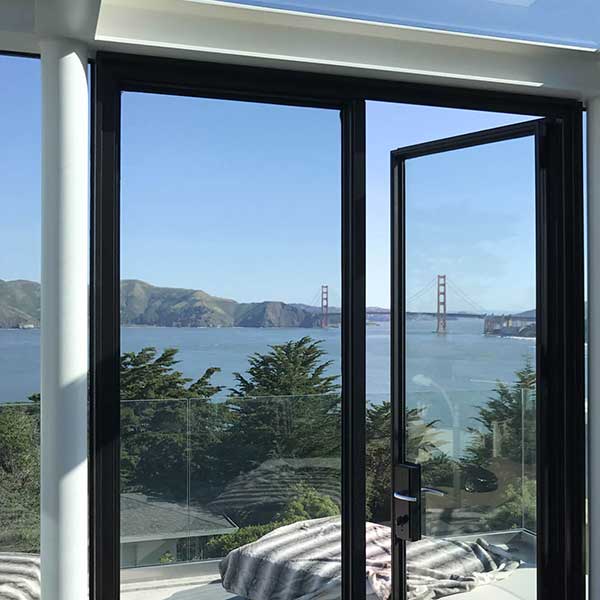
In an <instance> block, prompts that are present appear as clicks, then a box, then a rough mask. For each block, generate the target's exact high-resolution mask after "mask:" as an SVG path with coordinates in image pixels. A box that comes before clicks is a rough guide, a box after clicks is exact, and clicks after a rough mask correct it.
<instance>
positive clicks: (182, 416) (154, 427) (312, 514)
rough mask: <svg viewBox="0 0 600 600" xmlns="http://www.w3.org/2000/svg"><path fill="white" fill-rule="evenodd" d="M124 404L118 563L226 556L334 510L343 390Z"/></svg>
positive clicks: (336, 509)
mask: <svg viewBox="0 0 600 600" xmlns="http://www.w3.org/2000/svg"><path fill="white" fill-rule="evenodd" d="M121 406H122V409H121V565H122V566H123V567H138V566H148V565H157V564H169V563H176V562H185V561H198V560H205V559H214V558H222V557H223V556H225V555H226V554H227V553H228V552H229V551H230V550H232V549H234V548H237V547H239V546H241V545H243V544H246V543H249V542H251V541H254V540H256V539H258V538H259V537H261V536H263V535H265V534H266V533H268V532H270V531H272V530H274V529H276V528H278V527H281V526H283V525H287V524H291V523H293V522H296V521H300V520H306V519H316V518H320V517H327V516H334V515H338V514H339V512H340V502H341V471H340V467H341V460H340V456H341V454H340V446H341V406H340V396H339V394H326V395H310V396H277V397H271V396H269V397H240V398H227V399H224V400H222V401H214V399H213V400H207V399H175V400H169V399H167V400H132V401H123V402H122V404H121Z"/></svg>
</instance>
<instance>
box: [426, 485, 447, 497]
mask: <svg viewBox="0 0 600 600" xmlns="http://www.w3.org/2000/svg"><path fill="white" fill-rule="evenodd" d="M421 494H431V495H432V496H445V495H446V492H444V491H443V490H438V489H437V488H432V487H422V488H421Z"/></svg>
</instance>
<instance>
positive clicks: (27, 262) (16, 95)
mask: <svg viewBox="0 0 600 600" xmlns="http://www.w3.org/2000/svg"><path fill="white" fill-rule="evenodd" d="M0 81H1V82H2V84H1V85H2V93H1V94H0V131H1V132H2V143H1V144H0V165H2V167H1V171H2V176H1V177H0V202H2V205H3V210H2V220H1V221H0V553H9V555H13V554H14V553H16V552H19V553H26V554H27V555H31V557H32V559H33V563H34V564H35V563H39V559H38V556H39V548H40V411H39V407H40V404H39V400H40V397H39V392H40V329H39V327H40V269H41V255H40V244H41V222H40V221H41V208H42V207H41V199H40V153H41V143H40V142H41V140H40V127H41V124H40V115H41V110H40V96H41V90H40V63H39V61H38V60H34V59H26V58H16V57H9V56H0ZM3 560H6V555H3V558H0V572H3V573H6V572H7V569H6V565H4V566H3V565H2V561H3ZM10 560H12V561H26V560H27V561H29V560H30V559H29V558H27V557H21V558H14V556H13V557H12V558H11V559H10ZM13 565H14V562H13ZM21 566H23V565H21ZM30 567H31V563H29V564H28V568H30ZM10 571H13V572H12V574H11V572H10ZM5 577H7V578H8V579H7V580H5V581H4V583H5V586H4V587H3V589H4V590H5V591H6V593H7V594H18V593H20V592H18V590H19V589H20V588H19V585H22V581H21V583H20V584H19V583H17V581H16V579H18V577H19V576H18V574H16V573H14V567H13V569H8V573H7V574H6V575H5ZM22 579H27V578H26V577H24V578H22ZM29 583H30V584H31V581H30V582H29ZM36 584H37V585H39V582H34V583H33V585H34V586H35V585H36ZM11 597H12V596H11Z"/></svg>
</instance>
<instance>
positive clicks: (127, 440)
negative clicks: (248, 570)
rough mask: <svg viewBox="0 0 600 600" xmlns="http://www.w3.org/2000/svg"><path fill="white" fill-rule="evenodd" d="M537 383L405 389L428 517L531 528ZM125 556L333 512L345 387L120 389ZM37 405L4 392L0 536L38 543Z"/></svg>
mask: <svg viewBox="0 0 600 600" xmlns="http://www.w3.org/2000/svg"><path fill="white" fill-rule="evenodd" d="M367 400H368V425H367V469H368V470H367V483H368V490H367V518H368V520H370V521H373V522H380V523H389V514H390V512H389V509H390V507H389V502H390V495H391V494H390V492H391V489H390V485H391V484H390V480H391V477H390V472H391V455H390V442H389V440H390V437H389V436H390V422H391V420H390V402H389V396H387V395H384V394H375V395H373V394H370V395H368V398H367ZM535 404H536V397H535V389H534V388H519V386H504V387H502V386H496V387H494V388H490V389H482V390H477V391H473V390H468V391H467V390H449V391H446V390H444V392H443V393H442V391H441V390H440V389H427V390H424V391H415V390H412V391H409V392H408V394H407V415H406V422H407V438H406V439H407V452H408V458H409V460H412V461H415V462H418V463H420V464H421V465H422V474H423V485H424V486H426V487H429V488H433V489H436V490H439V491H440V492H441V494H436V495H431V494H427V495H426V496H424V503H423V504H424V516H423V518H424V531H425V533H426V534H427V535H434V536H460V535H468V534H479V533H489V532H501V531H509V530H522V531H526V532H530V533H535V531H536V515H535V498H536V493H535V486H536V475H535V471H536V469H535V466H536V453H535V429H536V427H535V425H536V422H535V414H536V409H535ZM121 406H122V409H121V561H122V566H123V567H136V566H148V565H162V564H170V563H181V562H189V561H201V560H207V559H219V558H222V557H223V556H225V555H226V554H227V553H228V552H229V551H230V550H232V549H234V548H237V547H239V546H241V545H243V544H246V543H248V542H251V541H253V540H255V539H258V538H260V537H261V536H263V535H265V534H266V533H268V532H270V531H272V530H274V529H276V528H278V527H281V526H283V525H286V524H289V523H292V522H295V521H299V520H307V519H316V518H320V517H326V516H334V515H338V514H339V512H340V503H341V458H340V457H341V448H340V446H341V400H340V396H339V394H326V395H311V396H278V397H244V398H227V399H222V400H221V401H214V400H207V399H174V400H171V399H164V400H131V401H123V402H122V404H121ZM39 492H40V479H39V405H38V404H35V403H29V404H25V403H23V404H11V405H7V404H3V405H0V550H1V551H19V552H38V551H39V497H40V493H39Z"/></svg>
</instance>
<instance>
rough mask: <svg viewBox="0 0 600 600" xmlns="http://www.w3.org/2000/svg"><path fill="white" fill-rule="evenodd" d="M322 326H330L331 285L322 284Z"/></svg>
mask: <svg viewBox="0 0 600 600" xmlns="http://www.w3.org/2000/svg"><path fill="white" fill-rule="evenodd" d="M321 327H322V328H323V329H325V328H327V327H329V286H328V285H322V286H321Z"/></svg>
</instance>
